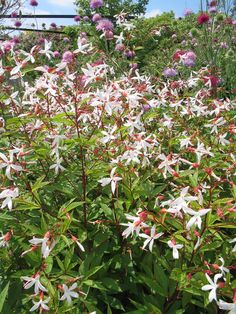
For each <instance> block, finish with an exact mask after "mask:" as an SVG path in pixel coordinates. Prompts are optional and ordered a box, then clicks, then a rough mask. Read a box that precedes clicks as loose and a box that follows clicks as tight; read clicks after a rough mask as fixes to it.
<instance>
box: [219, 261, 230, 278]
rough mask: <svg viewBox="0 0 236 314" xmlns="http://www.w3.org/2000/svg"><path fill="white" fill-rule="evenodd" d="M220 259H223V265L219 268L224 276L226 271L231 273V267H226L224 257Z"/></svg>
mask: <svg viewBox="0 0 236 314" xmlns="http://www.w3.org/2000/svg"><path fill="white" fill-rule="evenodd" d="M219 260H220V261H221V263H222V265H221V266H219V270H220V271H221V273H222V275H223V276H224V275H225V273H229V269H228V268H226V267H224V265H225V261H224V259H223V257H221V258H219Z"/></svg>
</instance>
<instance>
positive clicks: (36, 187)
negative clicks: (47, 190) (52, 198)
mask: <svg viewBox="0 0 236 314" xmlns="http://www.w3.org/2000/svg"><path fill="white" fill-rule="evenodd" d="M44 179H45V176H42V177H40V178H38V179H37V180H36V182H35V183H34V184H33V185H32V186H31V190H32V192H35V191H37V190H39V189H41V188H42V187H44V186H46V185H48V184H49V183H50V182H43V180H44Z"/></svg>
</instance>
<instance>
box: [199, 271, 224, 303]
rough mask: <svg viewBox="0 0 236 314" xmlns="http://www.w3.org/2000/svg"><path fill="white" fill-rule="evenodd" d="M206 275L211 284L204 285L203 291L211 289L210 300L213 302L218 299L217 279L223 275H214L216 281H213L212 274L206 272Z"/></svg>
mask: <svg viewBox="0 0 236 314" xmlns="http://www.w3.org/2000/svg"><path fill="white" fill-rule="evenodd" d="M205 275H206V278H207V280H208V282H209V284H208V285H205V286H203V287H202V290H203V291H208V290H211V291H210V293H209V302H212V301H213V300H216V301H217V296H216V290H217V288H218V284H217V281H218V280H219V278H221V277H222V274H216V275H215V276H214V281H212V279H211V278H210V276H209V275H208V274H205Z"/></svg>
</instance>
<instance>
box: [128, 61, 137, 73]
mask: <svg viewBox="0 0 236 314" xmlns="http://www.w3.org/2000/svg"><path fill="white" fill-rule="evenodd" d="M129 67H130V68H131V69H132V70H134V71H135V70H137V68H138V64H137V63H131V64H130V65H129Z"/></svg>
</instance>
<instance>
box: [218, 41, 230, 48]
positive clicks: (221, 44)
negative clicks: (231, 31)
mask: <svg viewBox="0 0 236 314" xmlns="http://www.w3.org/2000/svg"><path fill="white" fill-rule="evenodd" d="M220 47H221V48H228V47H229V46H228V45H227V43H226V42H221V43H220Z"/></svg>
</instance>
